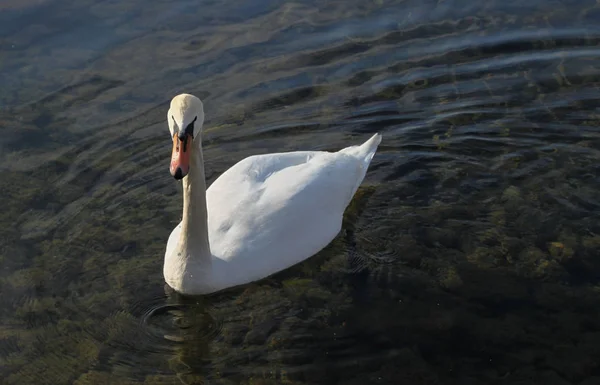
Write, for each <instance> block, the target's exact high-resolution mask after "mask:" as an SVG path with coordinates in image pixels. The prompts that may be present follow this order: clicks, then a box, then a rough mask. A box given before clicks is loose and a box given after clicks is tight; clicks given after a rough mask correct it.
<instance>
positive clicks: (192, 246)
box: [175, 135, 212, 270]
mask: <svg viewBox="0 0 600 385" xmlns="http://www.w3.org/2000/svg"><path fill="white" fill-rule="evenodd" d="M191 147H193V148H191V151H192V153H191V154H190V170H189V173H188V175H187V176H186V177H185V178H183V218H182V220H181V233H180V237H179V242H178V245H177V247H176V250H175V252H176V253H180V255H179V257H180V258H182V259H183V260H182V262H183V263H184V264H185V265H190V264H193V265H195V267H196V268H201V269H202V270H204V269H205V268H206V269H207V270H210V268H211V263H212V262H211V261H212V258H211V253H210V242H209V240H208V225H207V219H208V212H207V208H206V179H205V177H204V159H203V156H202V144H201V137H200V135H198V137H197V138H196V139H194V142H193V145H192V146H191Z"/></svg>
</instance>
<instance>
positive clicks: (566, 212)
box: [0, 0, 600, 385]
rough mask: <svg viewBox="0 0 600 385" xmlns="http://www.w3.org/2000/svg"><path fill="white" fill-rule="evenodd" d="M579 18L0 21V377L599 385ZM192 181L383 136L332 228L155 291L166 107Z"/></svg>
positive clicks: (219, 13)
mask: <svg viewBox="0 0 600 385" xmlns="http://www.w3.org/2000/svg"><path fill="white" fill-rule="evenodd" d="M599 21H600V6H599V5H597V4H596V2H594V1H556V2H550V1H533V2H527V3H526V2H523V1H519V2H517V1H491V2H485V3H483V2H481V3H477V2H474V1H463V0H457V1H451V0H445V1H439V2H436V1H422V0H420V1H416V0H407V1H400V2H398V1H386V0H377V1H371V2H358V1H351V0H344V1H328V2H317V1H307V2H297V3H295V2H283V1H276V0H275V1H252V2H247V1H235V0H229V1H221V2H216V1H200V2H197V1H186V0H183V1H178V2H173V1H153V2H147V1H145V2H142V1H137V0H133V1H132V0H129V1H85V0H84V1H79V2H74V1H71V2H64V1H63V2H59V1H44V0H39V1H30V2H24V3H18V2H13V1H8V2H4V4H3V5H0V84H1V85H2V86H1V87H0V132H1V134H0V173H1V174H0V175H1V178H0V194H1V195H0V196H1V197H2V199H1V200H0V221H1V225H0V268H1V273H0V274H1V275H0V292H1V295H0V317H1V323H0V378H1V379H2V383H3V384H71V383H75V384H248V385H249V384H304V383H306V384H350V385H352V384H356V385H358V384H361V385H362V384H405V383H406V384H414V385H418V384H461V385H469V384H533V383H544V384H546V383H547V384H585V385H591V384H597V383H600V364H599V362H600V311H599V309H600V259H599V252H600V224H599V223H600V221H599V220H598V219H599V217H600V201H599V200H598V199H597V191H598V187H600V177H599V176H598V175H599V172H600V166H599V162H598V160H599V159H600V133H599V130H598V128H597V126H598V124H599V123H600V120H599V116H600V115H599V114H598V111H599V109H600V102H599V101H598V99H599V96H600V89H599V85H600V50H599V49H598V47H597V46H598V43H599V42H600V27H598V25H599V24H598V23H599ZM179 92H191V93H194V94H196V95H198V96H200V97H202V99H203V100H204V102H205V110H206V112H207V120H206V125H205V127H206V128H205V132H206V133H205V144H204V148H205V152H204V155H205V159H206V168H207V169H206V171H207V176H208V178H209V182H211V181H213V180H214V179H215V178H216V177H218V175H220V173H222V172H223V171H224V170H226V169H227V168H228V167H230V166H231V165H232V164H234V163H235V162H236V161H238V160H240V159H242V158H244V157H245V156H248V155H250V154H257V153H266V152H273V151H285V150H299V149H319V150H336V149H339V148H341V147H343V146H347V145H351V144H356V143H359V142H361V141H363V140H365V139H366V138H368V137H369V136H370V135H372V134H373V133H374V132H381V133H383V135H384V139H383V143H382V145H381V147H380V149H379V152H378V153H377V155H376V156H375V158H374V160H373V163H372V165H371V168H370V171H369V173H368V174H367V178H366V180H365V183H364V184H363V187H362V188H361V189H360V190H359V192H358V193H357V196H356V198H355V200H354V201H353V203H352V204H351V206H350V208H349V210H348V213H347V215H346V218H345V221H344V229H343V231H342V233H341V234H340V236H339V237H338V238H337V239H336V240H335V241H334V242H333V243H332V244H331V245H330V246H329V247H328V248H327V249H325V250H324V251H323V252H321V253H319V254H318V255H317V256H315V257H313V258H311V259H309V260H307V261H306V262H305V263H302V264H300V265H298V266H295V267H293V268H291V269H289V270H287V271H284V272H282V273H280V274H278V275H276V276H274V277H271V278H269V279H266V280H264V281H261V282H258V283H255V284H252V285H246V286H244V287H242V288H238V289H235V290H230V291H227V292H223V293H219V294H216V295H211V296H205V297H200V298H183V297H179V296H177V295H175V294H173V293H171V292H169V290H166V289H165V287H164V281H163V278H162V258H163V253H164V247H165V245H166V240H167V237H168V235H169V233H170V231H171V230H172V228H173V227H174V226H175V225H176V223H177V222H178V220H179V217H180V212H181V196H180V194H181V192H180V187H179V185H178V184H177V183H176V182H175V181H174V180H173V178H172V177H170V175H169V173H168V161H169V155H170V149H171V143H170V140H169V137H168V134H167V132H168V131H167V127H166V122H165V114H166V110H167V106H168V102H169V100H170V98H171V97H172V96H173V95H175V94H177V93H179Z"/></svg>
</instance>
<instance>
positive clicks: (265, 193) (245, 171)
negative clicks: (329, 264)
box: [207, 151, 365, 280]
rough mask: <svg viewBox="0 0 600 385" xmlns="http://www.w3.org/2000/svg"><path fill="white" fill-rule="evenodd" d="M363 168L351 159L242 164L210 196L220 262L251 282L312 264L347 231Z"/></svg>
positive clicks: (314, 156) (294, 157)
mask: <svg viewBox="0 0 600 385" xmlns="http://www.w3.org/2000/svg"><path fill="white" fill-rule="evenodd" d="M363 168H364V167H363V164H362V162H361V161H359V159H357V158H356V157H355V156H352V155H349V154H347V153H344V152H336V153H329V152H316V151H315V152H313V151H302V152H291V153H278V154H268V155H258V156H252V157H249V158H246V159H244V160H242V161H241V162H239V163H238V164H236V165H234V166H233V167H232V168H231V169H229V170H227V171H226V172H225V173H223V174H222V175H221V176H220V177H219V178H218V179H217V180H216V181H215V182H214V183H213V184H212V185H211V186H210V188H209V189H208V191H207V206H208V228H209V238H210V244H211V251H212V252H213V255H214V256H215V257H216V258H218V259H221V260H223V261H225V262H227V264H228V268H227V270H228V272H229V273H231V272H232V271H238V272H239V274H243V275H244V278H247V279H249V280H251V279H256V278H260V277H264V276H265V275H268V274H270V273H274V272H276V271H279V270H281V269H284V268H287V267H289V266H292V265H294V264H296V263H298V262H300V261H302V260H303V259H305V258H308V257H310V256H311V255H313V254H314V253H316V252H318V251H319V250H321V249H322V248H323V247H325V246H326V245H327V244H328V243H329V242H330V241H331V240H332V239H333V238H334V237H335V236H336V235H337V233H338V232H339V230H340V226H341V221H342V215H343V212H344V209H345V208H346V206H347V205H348V203H349V202H350V199H351V198H352V195H353V194H354V192H355V188H356V186H357V185H358V184H359V183H360V181H362V178H363V177H364V171H365V170H364V169H363ZM238 278H239V277H238ZM245 280H246V279H245Z"/></svg>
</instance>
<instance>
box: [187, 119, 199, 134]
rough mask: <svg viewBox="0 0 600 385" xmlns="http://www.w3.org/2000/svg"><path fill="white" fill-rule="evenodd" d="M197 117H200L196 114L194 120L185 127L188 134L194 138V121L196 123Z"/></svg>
mask: <svg viewBox="0 0 600 385" xmlns="http://www.w3.org/2000/svg"><path fill="white" fill-rule="evenodd" d="M196 119H198V117H197V116H196V117H195V118H194V120H192V122H191V123H190V124H188V125H187V127H186V128H185V133H186V134H188V135H191V136H192V138H193V137H194V123H196Z"/></svg>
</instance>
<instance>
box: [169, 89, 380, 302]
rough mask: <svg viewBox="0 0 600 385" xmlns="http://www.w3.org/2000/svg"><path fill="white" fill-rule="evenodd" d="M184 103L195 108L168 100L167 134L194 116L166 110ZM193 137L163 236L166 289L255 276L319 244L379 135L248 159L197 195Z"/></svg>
mask: <svg viewBox="0 0 600 385" xmlns="http://www.w3.org/2000/svg"><path fill="white" fill-rule="evenodd" d="M178 98H179V99H178ZM181 99H185V100H181ZM190 100H191V101H193V102H194V104H196V105H199V106H200V109H202V104H201V102H200V101H199V100H198V99H197V98H195V97H193V96H191V95H180V96H177V97H175V98H174V99H173V102H172V103H171V109H170V112H169V119H173V121H174V122H175V124H174V125H175V126H176V127H172V133H173V134H177V130H176V128H177V127H186V126H187V122H188V121H187V120H186V119H188V120H190V121H191V119H193V118H194V117H193V116H190V117H189V118H188V117H187V115H186V113H185V112H184V113H182V114H181V115H182V116H183V117H182V118H181V119H180V123H178V122H177V120H178V118H179V117H178V116H174V115H176V114H173V112H174V111H175V112H176V111H181V110H182V109H181V108H180V107H179V106H180V104H184V105H185V106H186V107H185V108H187V109H189V108H191V107H190V103H192V102H190ZM195 100H197V101H198V103H199V104H197V103H196V102H195ZM190 115H195V116H198V117H199V116H200V115H201V116H202V118H201V119H200V120H201V121H203V118H204V116H203V115H204V114H203V112H199V113H198V114H190ZM199 124H200V125H201V124H202V122H200V123H199ZM192 126H193V124H192ZM193 129H194V127H192V130H193ZM174 131H175V132H174ZM198 136H199V135H198ZM180 137H181V136H180ZM174 139H175V141H177V138H174ZM197 142H198V143H197ZM199 142H200V140H199V137H198V138H196V139H194V142H193V145H192V146H191V151H192V152H191V154H190V155H189V157H190V165H189V174H188V175H187V176H186V177H185V178H184V179H183V188H184V210H183V219H182V221H181V223H180V224H179V225H178V226H177V227H176V228H175V229H174V230H173V232H172V233H171V236H170V237H169V241H168V243H167V250H166V253H165V264H164V276H165V280H166V282H167V283H168V284H169V286H171V287H172V288H173V289H175V290H176V291H178V292H181V293H184V294H191V295H194V294H206V293H211V292H215V291H219V290H222V289H225V288H228V287H232V286H237V285H242V284H245V283H249V282H252V281H256V280H259V279H261V278H264V277H267V276H269V275H271V274H273V273H276V272H278V271H281V270H284V269H286V268H288V267H291V266H293V265H295V264H297V263H299V262H301V261H303V260H305V259H307V258H309V257H311V256H312V255H314V254H315V253H317V252H318V251H319V250H321V249H323V248H324V247H325V246H327V245H328V244H329V243H330V242H331V241H332V240H333V238H335V236H336V235H337V234H338V233H339V231H340V229H341V224H342V216H343V213H344V210H345V209H346V207H347V206H348V204H349V203H350V200H351V199H352V196H353V195H354V193H355V192H356V190H357V188H358V186H359V185H360V184H361V183H362V181H363V179H364V176H365V173H366V171H367V168H368V166H369V164H370V162H371V159H372V158H373V155H374V154H375V151H376V150H377V146H378V145H379V143H380V142H381V135H379V134H375V135H374V136H373V137H371V139H369V140H368V141H367V142H365V143H364V144H362V145H361V146H352V147H347V148H345V149H342V150H340V151H338V152H333V153H331V152H324V151H298V152H288V153H275V154H266V155H256V156H251V157H248V158H246V159H243V160H242V161H240V162H239V163H237V164H235V165H234V166H233V167H231V168H230V169H229V170H227V171H225V172H224V173H223V174H222V175H221V176H220V177H219V178H218V179H217V180H215V181H214V183H213V184H212V185H211V186H210V188H209V189H208V190H206V192H205V193H204V191H205V181H204V166H203V163H202V150H201V144H200V143H199ZM182 143H183V142H182ZM174 154H175V149H174ZM173 159H175V155H174V157H173ZM175 163H177V162H175ZM176 166H177V164H176ZM173 167H174V166H173V163H172V168H171V172H172V173H173V174H176V173H177V172H179V170H177V169H174V168H173ZM184 168H185V165H184ZM184 173H185V171H184ZM179 176H181V173H179ZM184 176H185V175H184ZM176 177H177V176H176Z"/></svg>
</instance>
